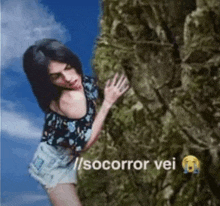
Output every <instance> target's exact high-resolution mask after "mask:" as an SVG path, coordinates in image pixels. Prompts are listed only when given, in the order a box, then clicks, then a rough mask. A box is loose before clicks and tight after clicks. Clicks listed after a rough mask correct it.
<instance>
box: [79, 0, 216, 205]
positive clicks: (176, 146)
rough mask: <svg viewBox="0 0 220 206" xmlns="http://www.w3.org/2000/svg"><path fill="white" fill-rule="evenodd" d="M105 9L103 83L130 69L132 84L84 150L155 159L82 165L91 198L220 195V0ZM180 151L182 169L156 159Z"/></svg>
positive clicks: (134, 200)
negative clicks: (193, 166) (103, 166)
mask: <svg viewBox="0 0 220 206" xmlns="http://www.w3.org/2000/svg"><path fill="white" fill-rule="evenodd" d="M102 11H103V13H102V16H101V19H100V29H101V34H100V36H99V38H98V40H97V45H96V48H95V52H94V61H93V63H94V69H95V72H96V73H97V76H98V77H99V86H100V88H101V89H103V88H104V84H105V82H106V80H107V79H109V78H111V77H113V75H114V73H115V72H119V73H123V72H124V73H125V74H126V75H127V77H128V79H129V81H130V85H131V89H130V90H129V91H128V92H127V94H126V95H125V96H124V97H123V98H121V99H120V100H119V101H118V103H117V104H116V105H115V106H114V108H113V109H112V110H111V112H110V114H109V116H108V118H107V121H106V124H105V127H104V130H103V132H102V137H101V139H100V141H99V142H98V143H96V145H95V146H93V148H92V149H91V150H90V151H89V152H88V153H87V154H85V156H84V158H85V159H90V160H91V161H94V160H95V159H99V160H101V161H103V160H105V159H107V160H110V161H111V160H134V161H135V160H142V161H143V160H149V161H150V164H149V165H148V167H147V169H146V170H144V169H141V170H135V169H124V170H123V169H120V170H113V169H111V170H89V171H85V170H84V171H81V172H80V182H79V183H80V184H79V192H80V197H81V199H82V200H83V202H84V205H131V206H132V205H134V206H137V205H149V206H151V205H152V206H155V205H157V206H162V205H175V206H177V205H178V206H179V205H181V206H188V205H196V206H197V205H213V206H216V205H220V197H219V191H220V173H219V171H220V163H219V158H220V81H219V79H220V2H219V1H218V0H210V1H208V0H197V1H193V0H179V1H173V0H157V1H152V0H103V1H102ZM101 97H103V94H102V93H101ZM100 102H101V101H100ZM186 155H194V156H196V157H197V158H198V159H199V160H200V162H201V170H200V173H199V174H192V173H189V174H184V173H183V168H182V166H181V162H182V159H183V158H184V157H185V156H186ZM173 157H175V162H176V168H175V169H170V170H164V169H160V170H157V169H156V167H155V166H154V164H153V161H154V160H170V161H171V162H172V161H173Z"/></svg>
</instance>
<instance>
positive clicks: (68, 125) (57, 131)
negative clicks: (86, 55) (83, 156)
mask: <svg viewBox="0 0 220 206" xmlns="http://www.w3.org/2000/svg"><path fill="white" fill-rule="evenodd" d="M82 84H83V88H84V92H85V96H86V102H87V112H86V115H85V116H84V117H82V118H80V119H71V118H68V117H65V116H62V115H60V114H58V113H56V112H54V111H52V110H50V111H49V112H47V113H46V115H45V124H44V129H43V135H42V138H41V142H44V141H46V142H47V144H49V145H53V146H64V147H68V148H71V149H72V150H73V153H75V155H77V154H78V153H79V152H80V151H81V150H82V149H83V148H84V146H85V144H86V143H87V142H88V140H89V138H90V137H91V133H92V124H93V121H94V118H95V100H96V99H97V98H98V87H97V85H96V81H95V79H94V78H93V77H89V76H84V77H83V80H82Z"/></svg>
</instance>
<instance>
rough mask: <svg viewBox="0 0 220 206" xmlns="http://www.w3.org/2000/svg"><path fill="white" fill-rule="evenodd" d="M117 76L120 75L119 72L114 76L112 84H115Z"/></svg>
mask: <svg viewBox="0 0 220 206" xmlns="http://www.w3.org/2000/svg"><path fill="white" fill-rule="evenodd" d="M117 77H118V73H116V74H115V76H114V78H113V80H112V83H111V86H114V85H115V83H116V79H117Z"/></svg>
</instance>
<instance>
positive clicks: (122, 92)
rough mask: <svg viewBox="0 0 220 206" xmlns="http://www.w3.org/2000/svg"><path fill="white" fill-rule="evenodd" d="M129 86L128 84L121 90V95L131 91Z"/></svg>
mask: <svg viewBox="0 0 220 206" xmlns="http://www.w3.org/2000/svg"><path fill="white" fill-rule="evenodd" d="M129 87H130V86H129V84H127V85H126V86H124V87H123V88H122V89H120V93H121V95H122V94H124V93H125V92H126V91H127V90H128V89H129Z"/></svg>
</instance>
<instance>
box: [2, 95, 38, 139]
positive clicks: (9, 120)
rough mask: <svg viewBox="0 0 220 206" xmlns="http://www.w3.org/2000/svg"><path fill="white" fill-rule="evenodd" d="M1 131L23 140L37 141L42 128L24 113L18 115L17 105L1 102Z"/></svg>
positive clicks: (6, 101) (5, 101)
mask: <svg viewBox="0 0 220 206" xmlns="http://www.w3.org/2000/svg"><path fill="white" fill-rule="evenodd" d="M1 106H2V108H1V109H2V111H1V130H2V132H5V133H7V134H8V135H10V136H13V137H17V138H23V139H36V138H37V139H39V138H40V137H41V134H42V128H40V127H38V126H37V124H36V122H35V121H34V120H33V119H31V118H30V117H28V115H27V114H25V113H23V114H22V113H18V112H17V111H18V110H19V107H20V106H19V103H16V102H12V101H10V100H5V99H2V100H1Z"/></svg>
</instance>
